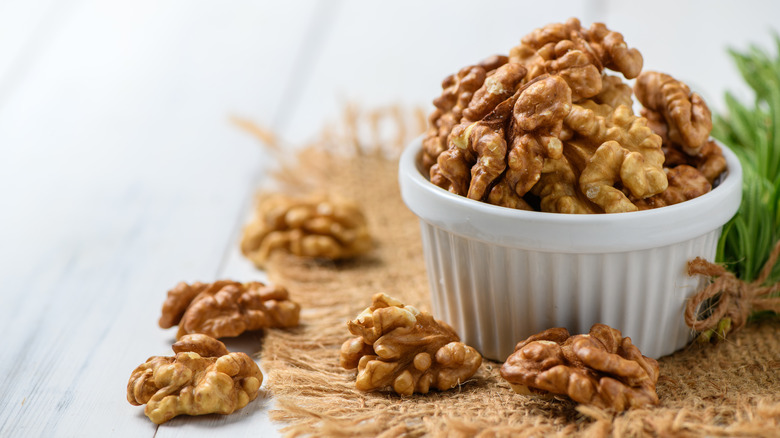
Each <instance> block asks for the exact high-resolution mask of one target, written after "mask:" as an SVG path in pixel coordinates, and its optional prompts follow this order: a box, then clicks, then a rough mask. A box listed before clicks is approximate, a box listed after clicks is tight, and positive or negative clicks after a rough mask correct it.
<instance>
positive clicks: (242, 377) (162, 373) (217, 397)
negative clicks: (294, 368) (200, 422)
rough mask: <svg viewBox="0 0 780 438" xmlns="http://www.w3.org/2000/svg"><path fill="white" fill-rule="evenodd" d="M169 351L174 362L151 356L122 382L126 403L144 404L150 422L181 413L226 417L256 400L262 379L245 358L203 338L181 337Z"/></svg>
mask: <svg viewBox="0 0 780 438" xmlns="http://www.w3.org/2000/svg"><path fill="white" fill-rule="evenodd" d="M174 351H175V352H176V355H175V356H174V357H163V356H153V357H150V358H149V359H148V360H147V361H146V363H144V364H142V365H140V366H138V368H136V369H135V370H134V371H133V373H132V375H131V376H130V380H129V381H128V382H127V401H128V402H130V404H132V405H134V406H139V405H142V404H146V407H145V408H144V413H145V414H146V416H147V417H149V419H150V420H152V422H154V423H156V424H161V423H164V422H166V421H168V420H170V419H171V418H173V417H175V416H177V415H181V414H185V415H204V414H214V413H216V414H230V413H232V412H234V411H235V410H237V409H241V408H243V407H244V406H246V405H247V404H248V403H249V402H250V401H252V400H254V399H255V398H257V391H258V389H260V385H261V384H262V383H263V374H262V373H261V372H260V368H258V366H257V364H256V363H255V362H254V361H253V360H252V359H251V358H250V357H249V356H247V355H246V354H245V353H229V352H228V351H227V349H226V348H225V345H224V344H222V343H221V342H219V341H217V340H216V339H212V338H208V337H207V336H204V335H186V336H184V337H182V339H181V340H180V341H179V342H177V343H176V344H174ZM204 354H205V355H204Z"/></svg>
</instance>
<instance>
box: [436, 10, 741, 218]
mask: <svg viewBox="0 0 780 438" xmlns="http://www.w3.org/2000/svg"><path fill="white" fill-rule="evenodd" d="M642 66H643V59H642V55H641V53H640V52H639V51H638V50H637V49H635V48H631V47H629V46H628V45H627V43H626V42H625V40H624V39H623V36H622V35H621V34H620V33H618V32H615V31H613V30H610V29H608V28H607V27H606V26H605V25H604V24H602V23H594V24H592V25H591V26H590V27H589V28H584V27H582V25H581V23H580V22H579V20H577V19H576V18H572V19H569V20H567V21H566V22H564V23H552V24H549V25H546V26H544V27H541V28H538V29H535V30H533V31H532V32H530V33H529V34H528V35H526V36H524V37H523V38H522V39H521V42H520V44H518V45H517V46H515V47H513V48H512V49H511V50H510V51H509V56H508V57H503V56H495V57H493V58H491V61H490V62H488V61H484V62H482V63H480V64H476V65H472V66H468V67H465V68H464V69H462V70H461V71H460V72H458V73H457V74H456V75H452V76H450V77H448V78H447V79H445V81H444V83H443V84H442V87H443V89H444V92H443V94H442V96H440V97H439V98H437V99H435V100H434V105H435V106H436V110H435V111H434V112H433V113H432V114H431V118H430V128H429V131H428V134H427V135H426V138H425V139H424V141H423V154H422V158H421V161H422V165H423V168H424V170H426V171H428V173H429V177H430V181H431V182H432V183H433V184H435V185H438V186H439V187H442V188H444V189H446V190H449V191H450V192H453V193H455V194H458V195H461V196H465V197H468V198H471V199H474V200H479V201H483V202H488V203H491V204H495V205H499V206H504V207H510V208H517V209H526V210H541V211H546V212H555V213H577V214H579V213H619V212H629V211H636V210H638V209H645V208H655V207H660V206H663V205H668V204H667V203H666V201H664V202H660V201H659V199H660V197H659V196H657V195H659V194H661V193H663V192H665V191H666V190H667V187H668V186H669V182H668V179H667V173H668V172H669V170H670V169H672V168H674V167H675V166H677V165H679V164H687V165H689V166H692V167H695V168H697V169H698V170H699V172H701V173H702V174H703V175H704V176H705V178H707V180H708V181H709V182H710V184H716V181H717V179H718V177H719V176H720V175H721V174H722V173H723V172H724V170H725V168H726V162H725V159H724V158H723V156H722V154H719V148H718V147H717V145H715V144H714V143H712V142H709V141H707V139H708V137H709V133H710V128H711V126H712V123H711V120H710V115H709V110H708V109H707V106H706V104H704V102H703V101H702V100H701V98H700V97H699V96H698V95H697V94H695V93H691V92H690V90H689V89H688V87H687V86H686V85H685V84H683V83H681V82H679V81H677V80H675V79H674V78H672V77H671V76H668V75H665V74H661V73H655V72H645V73H641V71H642ZM608 70H612V71H616V72H618V73H620V74H621V75H610V74H608V73H607V71H608ZM640 73H641V74H640ZM632 78H636V85H635V87H633V88H632V87H631V86H629V85H628V84H627V83H626V82H624V79H632ZM634 94H636V95H637V96H638V97H639V100H640V101H641V102H642V103H643V104H644V106H645V107H644V108H642V109H641V113H640V114H641V115H636V114H634V112H633V107H634ZM510 107H511V114H509V112H508V111H509V110H510ZM680 154H681V155H683V156H682V157H678V155H680ZM665 161H666V162H667V163H668V164H666V165H665V164H664V163H665ZM678 173H679V174H680V175H677V173H672V175H677V179H676V184H688V183H690V184H696V185H695V186H692V187H682V186H680V185H676V186H675V187H674V188H673V189H672V190H671V191H670V192H669V193H667V194H666V195H665V196H667V198H668V199H667V201H671V200H672V198H673V197H677V198H679V196H678V195H679V194H680V193H679V192H680V190H682V191H684V192H685V193H686V195H685V197H687V196H688V195H690V194H694V193H701V188H702V186H701V185H698V180H697V179H694V178H690V176H692V174H691V173H690V172H687V171H685V172H683V171H678ZM683 173H685V175H686V177H685V178H683V177H681V175H682V174H683ZM651 198H652V199H651Z"/></svg>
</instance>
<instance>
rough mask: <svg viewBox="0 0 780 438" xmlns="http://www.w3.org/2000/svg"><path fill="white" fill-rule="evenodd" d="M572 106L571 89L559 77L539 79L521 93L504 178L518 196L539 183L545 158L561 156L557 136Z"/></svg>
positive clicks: (515, 108) (561, 146)
mask: <svg viewBox="0 0 780 438" xmlns="http://www.w3.org/2000/svg"><path fill="white" fill-rule="evenodd" d="M571 107H572V104H571V89H570V88H569V86H568V85H567V84H566V82H565V81H564V80H563V79H562V78H561V77H560V76H547V77H540V78H539V79H538V80H536V81H535V82H532V83H529V84H528V85H527V86H526V88H525V89H523V90H522V91H521V92H520V95H519V97H518V98H517V102H515V106H514V110H513V111H514V118H513V120H512V121H513V131H512V135H513V138H512V143H511V145H510V149H509V152H508V154H507V171H506V174H505V176H504V178H505V179H506V181H507V183H508V184H509V187H511V188H513V189H514V190H515V192H516V193H517V194H518V195H519V196H523V195H525V194H526V193H528V191H529V190H531V187H533V186H534V184H536V182H537V181H539V177H540V176H541V173H542V168H543V166H544V159H545V158H559V157H561V155H562V154H563V145H562V143H561V141H560V139H559V138H558V136H559V135H560V132H561V128H562V127H563V120H564V118H565V117H566V116H567V115H568V114H569V111H570V110H571Z"/></svg>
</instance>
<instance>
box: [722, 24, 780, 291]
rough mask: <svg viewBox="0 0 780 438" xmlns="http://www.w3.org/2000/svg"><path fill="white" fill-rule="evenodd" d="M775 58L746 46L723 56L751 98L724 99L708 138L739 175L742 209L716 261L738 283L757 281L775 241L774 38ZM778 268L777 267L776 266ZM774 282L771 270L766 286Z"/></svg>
mask: <svg viewBox="0 0 780 438" xmlns="http://www.w3.org/2000/svg"><path fill="white" fill-rule="evenodd" d="M774 42H775V47H776V49H777V54H776V55H775V56H772V55H770V54H769V53H767V52H765V51H763V50H762V49H760V48H758V47H756V46H751V47H750V48H749V49H748V50H747V51H745V52H738V51H736V50H734V49H731V50H729V54H730V55H731V57H732V59H733V60H734V62H735V64H736V66H737V68H738V69H739V71H740V73H741V75H742V77H743V78H744V80H745V82H746V83H747V84H748V85H749V86H750V88H752V90H753V92H754V93H755V101H754V102H753V104H752V105H745V104H742V103H740V102H739V101H738V100H737V99H736V98H735V97H734V95H732V94H731V93H730V92H727V93H726V96H725V98H726V99H725V100H726V106H727V111H726V113H725V114H723V115H716V116H715V119H714V121H713V130H712V135H713V136H714V137H715V138H717V139H718V140H720V141H721V142H723V143H724V144H726V145H727V146H729V148H730V149H731V150H732V151H734V153H735V154H736V155H737V156H738V157H739V160H740V163H741V164H742V170H743V177H744V180H743V189H742V204H741V205H740V207H739V210H738V212H737V215H736V216H735V217H734V218H733V219H732V220H731V221H730V222H729V223H727V224H726V226H725V227H724V229H723V234H722V235H721V238H720V241H719V242H718V255H717V260H718V261H719V262H721V263H724V264H725V265H726V266H727V267H728V268H729V269H730V270H731V271H732V272H734V273H735V274H736V275H737V277H738V278H740V279H741V280H742V281H745V282H750V281H753V280H754V279H755V278H756V277H758V275H759V272H760V270H761V268H762V267H763V266H764V263H765V262H766V260H767V259H768V258H769V253H770V252H771V251H772V248H773V247H774V245H775V242H776V241H777V239H778V238H780V37H778V35H775V36H774ZM778 265H780V264H778ZM778 280H780V267H778V266H775V267H774V269H773V271H772V274H771V275H770V276H769V279H768V282H769V283H774V282H777V281H778Z"/></svg>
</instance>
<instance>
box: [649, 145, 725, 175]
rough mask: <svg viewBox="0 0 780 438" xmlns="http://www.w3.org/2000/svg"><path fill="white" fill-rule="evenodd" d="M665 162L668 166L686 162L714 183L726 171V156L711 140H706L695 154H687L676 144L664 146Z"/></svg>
mask: <svg viewBox="0 0 780 438" xmlns="http://www.w3.org/2000/svg"><path fill="white" fill-rule="evenodd" d="M664 153H665V154H666V163H665V165H666V166H668V167H674V166H676V165H679V164H687V165H689V166H693V167H695V168H696V169H698V170H699V172H701V173H702V175H704V177H705V178H707V181H709V182H710V184H714V183H715V181H716V180H717V179H718V177H719V176H720V175H721V174H722V173H723V172H725V171H726V158H725V157H724V156H723V150H721V148H720V146H718V144H717V143H715V142H714V141H712V140H708V141H707V142H706V143H704V145H703V146H702V147H701V148H700V149H699V151H698V152H697V153H696V154H695V155H688V154H687V153H685V152H683V148H682V146H680V145H677V144H671V145H669V146H668V147H666V148H665V150H664Z"/></svg>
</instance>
